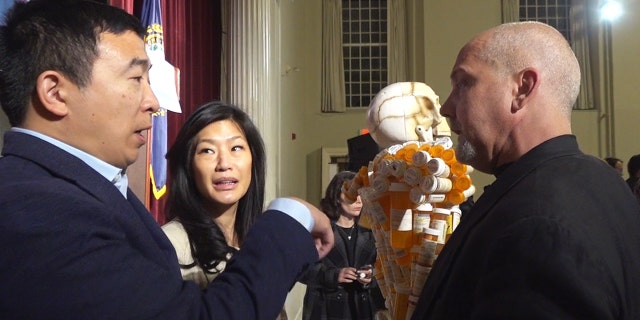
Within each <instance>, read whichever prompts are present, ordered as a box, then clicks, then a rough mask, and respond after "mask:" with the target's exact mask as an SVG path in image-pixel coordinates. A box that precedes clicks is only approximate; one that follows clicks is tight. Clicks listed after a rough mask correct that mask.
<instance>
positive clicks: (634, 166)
mask: <svg viewBox="0 0 640 320" xmlns="http://www.w3.org/2000/svg"><path fill="white" fill-rule="evenodd" d="M639 170H640V154H636V155H634V156H632V157H631V158H629V162H627V171H628V172H629V177H635V176H636V174H637V173H638V171H639Z"/></svg>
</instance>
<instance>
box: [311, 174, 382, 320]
mask: <svg viewBox="0 0 640 320" xmlns="http://www.w3.org/2000/svg"><path fill="white" fill-rule="evenodd" d="M355 176H356V174H355V172H351V171H341V172H338V173H337V174H336V175H335V176H334V177H333V179H331V182H330V183H329V185H328V186H327V190H326V191H325V196H324V198H322V200H321V201H320V207H321V208H322V211H323V212H324V213H325V214H326V215H327V216H328V217H329V219H331V224H332V227H333V234H334V237H335V242H334V243H335V245H334V247H333V249H332V250H331V252H329V254H328V255H327V256H326V257H325V258H324V259H322V260H320V262H318V263H317V264H316V265H314V266H313V267H311V268H310V269H309V270H308V271H307V273H306V274H305V275H304V277H303V279H302V280H301V282H303V283H305V284H306V285H307V292H306V294H305V297H304V307H303V318H304V319H305V320H306V319H312V320H322V319H362V320H367V319H374V317H375V316H376V311H377V310H381V309H384V298H382V294H381V293H380V288H379V287H378V284H377V282H376V280H375V278H374V277H373V264H374V263H375V261H376V253H377V252H376V245H375V240H374V238H373V233H372V231H371V229H368V228H365V227H363V226H360V225H358V220H359V218H360V210H361V209H362V201H361V199H360V196H358V197H357V199H356V201H355V202H354V201H350V200H349V199H348V198H346V196H345V194H344V192H343V190H342V186H343V185H344V183H345V182H346V181H349V180H352V179H353V178H354V177H355Z"/></svg>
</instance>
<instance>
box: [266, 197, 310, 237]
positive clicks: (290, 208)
mask: <svg viewBox="0 0 640 320" xmlns="http://www.w3.org/2000/svg"><path fill="white" fill-rule="evenodd" d="M267 210H278V211H280V212H282V213H284V214H286V215H288V216H290V217H291V218H294V219H295V220H296V221H298V222H299V223H300V224H301V225H302V226H303V227H305V228H306V229H307V231H309V232H311V230H312V229H313V225H314V224H315V221H314V220H313V217H311V211H309V208H307V206H305V205H304V204H302V203H300V202H298V201H296V200H293V199H289V198H276V199H274V200H273V201H271V203H270V204H269V207H268V208H267Z"/></svg>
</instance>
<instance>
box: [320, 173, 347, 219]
mask: <svg viewBox="0 0 640 320" xmlns="http://www.w3.org/2000/svg"><path fill="white" fill-rule="evenodd" d="M355 176H356V173H355V172H352V171H341V172H338V173H336V175H335V176H333V179H331V182H329V185H328V186H327V190H326V191H325V193H324V198H322V200H320V208H322V211H323V212H324V213H325V214H326V215H327V216H328V217H329V219H331V220H332V221H336V220H338V218H340V215H342V214H343V213H344V210H342V206H341V205H340V203H341V202H342V199H341V196H342V185H343V184H344V182H345V181H349V180H352V179H353V178H355Z"/></svg>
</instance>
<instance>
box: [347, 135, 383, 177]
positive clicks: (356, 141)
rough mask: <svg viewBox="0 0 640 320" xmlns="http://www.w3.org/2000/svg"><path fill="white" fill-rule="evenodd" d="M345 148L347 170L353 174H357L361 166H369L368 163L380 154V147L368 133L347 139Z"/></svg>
mask: <svg viewBox="0 0 640 320" xmlns="http://www.w3.org/2000/svg"><path fill="white" fill-rule="evenodd" d="M347 147H348V149H349V163H348V165H347V170H349V171H353V172H358V171H359V170H360V168H361V167H362V166H367V165H369V161H371V160H373V158H375V156H376V155H377V154H378V152H380V147H378V144H377V143H376V142H375V141H374V140H373V138H372V137H371V135H370V134H368V133H367V134H363V135H359V136H357V137H353V138H350V139H347Z"/></svg>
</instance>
